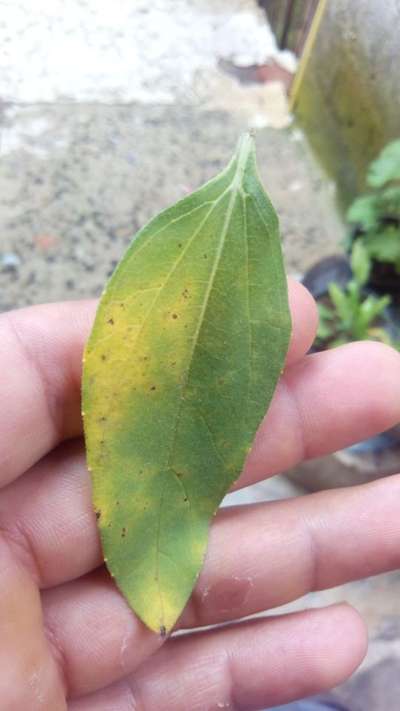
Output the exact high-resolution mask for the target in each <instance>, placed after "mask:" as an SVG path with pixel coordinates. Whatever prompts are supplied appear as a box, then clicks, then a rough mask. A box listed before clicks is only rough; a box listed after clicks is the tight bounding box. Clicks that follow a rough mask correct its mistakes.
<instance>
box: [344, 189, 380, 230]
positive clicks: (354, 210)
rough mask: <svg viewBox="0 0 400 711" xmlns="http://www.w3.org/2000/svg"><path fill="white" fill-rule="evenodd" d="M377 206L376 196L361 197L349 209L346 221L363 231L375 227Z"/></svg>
mask: <svg viewBox="0 0 400 711" xmlns="http://www.w3.org/2000/svg"><path fill="white" fill-rule="evenodd" d="M377 204H378V196H377V195H361V197H358V198H356V199H355V200H354V202H353V203H352V204H351V206H350V207H349V209H348V211H347V215H346V219H347V221H348V222H352V223H355V224H358V225H360V226H361V227H362V228H363V229H364V230H369V229H371V228H372V227H376V225H377V223H378V217H379V215H378V210H377Z"/></svg>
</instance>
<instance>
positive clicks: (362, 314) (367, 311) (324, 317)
mask: <svg viewBox="0 0 400 711" xmlns="http://www.w3.org/2000/svg"><path fill="white" fill-rule="evenodd" d="M351 268H352V272H353V278H352V279H351V280H350V281H349V283H348V284H347V286H346V288H344V289H342V288H341V287H340V286H339V285H338V284H336V283H334V282H332V283H331V284H330V285H329V299H330V302H331V305H328V304H323V303H320V304H318V310H319V317H320V323H319V327H318V331H317V341H316V344H317V346H320V347H321V346H323V345H324V346H326V345H328V347H330V348H333V347H335V346H338V345H342V344H343V343H348V342H349V341H354V340H365V339H369V338H370V339H374V340H378V341H382V342H384V343H388V344H390V343H391V339H390V336H389V335H388V333H387V332H386V331H385V329H384V328H380V327H378V326H377V325H376V322H377V320H378V319H379V317H380V316H381V315H382V313H383V311H384V310H385V308H386V307H387V306H388V305H389V304H390V297H389V296H382V297H380V298H377V297H376V296H373V295H372V294H369V295H367V296H364V294H363V287H364V286H365V284H366V283H367V281H368V277H369V274H370V270H371V259H370V256H369V254H368V251H367V249H366V248H365V247H364V245H363V244H362V242H361V241H360V240H357V241H356V242H355V244H354V246H353V249H352V253H351Z"/></svg>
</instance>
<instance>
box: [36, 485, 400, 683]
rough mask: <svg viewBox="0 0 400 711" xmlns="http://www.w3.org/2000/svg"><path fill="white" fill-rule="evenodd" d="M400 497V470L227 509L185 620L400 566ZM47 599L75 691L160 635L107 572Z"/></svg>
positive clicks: (235, 611) (113, 671)
mask: <svg viewBox="0 0 400 711" xmlns="http://www.w3.org/2000/svg"><path fill="white" fill-rule="evenodd" d="M399 496H400V475H399V476H396V477H390V478H388V479H386V480H381V481H378V482H374V483H373V484H368V485H364V486H360V487H354V489H342V490H331V491H327V492H322V493H318V494H312V495H310V496H308V497H301V498H299V499H291V500H288V501H279V502H274V503H272V504H261V505H257V506H247V507H246V506H245V507H232V508H231V509H225V510H222V511H220V513H219V514H218V516H217V518H216V519H215V522H214V524H213V526H212V528H211V532H210V541H209V546H208V553H207V557H206V560H205V564H204V568H203V570H202V572H201V575H200V578H199V581H198V584H197V586H196V588H195V591H194V594H193V596H192V598H191V600H190V602H189V604H188V605H187V607H186V610H185V612H184V614H183V616H182V618H181V620H180V622H179V626H180V627H187V628H193V627H196V626H205V625H211V624H219V623H221V622H226V621H229V620H234V619H237V618H239V617H244V616H247V615H251V614H254V613H256V612H260V611H262V610H265V609H269V608H272V607H274V606H278V605H282V604H284V603H287V602H290V601H291V600H295V599H297V598H300V597H302V596H303V595H305V594H307V593H309V592H311V591H314V590H319V589H323V588H328V587H333V586H335V585H339V584H341V583H344V582H347V581H349V580H353V579H356V578H361V577H366V576H370V575H376V574H378V573H381V572H383V571H386V570H390V569H395V568H397V567H399V566H400V519H399V516H398V501H399ZM43 605H44V612H45V620H46V623H47V624H49V625H50V628H51V629H52V630H53V637H54V638H55V639H57V640H58V643H59V645H60V649H61V655H60V656H61V658H62V659H64V660H66V666H67V669H68V680H69V685H70V688H71V689H73V690H74V691H75V693H84V691H88V686H85V684H86V685H89V687H90V688H93V689H94V688H96V687H97V686H100V685H101V684H102V680H106V681H104V682H103V683H104V684H106V683H112V681H114V680H115V679H117V678H119V676H121V669H122V666H121V665H122V661H121V660H122V659H123V662H124V670H125V673H129V671H130V670H131V669H134V668H136V666H137V665H138V664H139V663H140V662H141V660H142V659H143V657H142V652H143V653H148V652H149V650H154V649H155V648H157V647H158V645H159V644H160V641H161V640H160V638H159V637H158V636H156V635H154V634H153V633H151V632H149V631H148V630H145V628H144V627H143V625H142V624H141V623H140V622H139V621H138V620H137V618H136V617H135V616H134V615H133V614H132V612H131V610H130V609H129V607H128V605H127V604H126V603H125V601H124V600H123V598H122V596H121V595H120V593H119V592H118V590H117V589H116V587H115V584H114V582H113V581H112V580H111V578H110V577H109V576H108V574H107V573H106V572H105V571H104V570H103V571H97V572H96V573H95V574H92V575H89V576H87V577H86V578H82V579H80V580H78V581H75V582H71V583H68V584H65V585H63V586H60V587H58V588H54V589H52V590H49V591H47V592H46V593H45V594H44V595H43ZM85 620H87V622H85ZM86 624H87V625H88V626H90V634H89V630H88V633H87V634H86V632H85V630H86V627H85V625H86ZM93 649H94V650H95V653H94V654H93V652H92V651H91V650H93ZM121 650H122V651H121ZM138 655H139V656H138Z"/></svg>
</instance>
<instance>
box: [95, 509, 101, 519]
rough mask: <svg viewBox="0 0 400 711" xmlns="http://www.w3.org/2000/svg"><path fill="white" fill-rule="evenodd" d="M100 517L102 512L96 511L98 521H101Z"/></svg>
mask: <svg viewBox="0 0 400 711" xmlns="http://www.w3.org/2000/svg"><path fill="white" fill-rule="evenodd" d="M100 516H101V511H96V519H97V521H98V520H99V518H100Z"/></svg>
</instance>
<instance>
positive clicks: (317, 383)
mask: <svg viewBox="0 0 400 711" xmlns="http://www.w3.org/2000/svg"><path fill="white" fill-rule="evenodd" d="M399 421H400V354H399V353H397V352H396V351H395V350H394V349H393V348H389V347H388V346H385V345H383V344H381V343H374V342H366V341H364V342H359V343H349V344H348V345H346V346H342V347H340V348H335V349H334V350H330V351H325V352H323V353H315V354H313V355H308V356H307V357H306V358H303V359H302V360H300V361H298V362H297V363H295V364H294V365H292V366H289V367H288V368H287V369H286V371H285V373H284V376H283V378H281V380H280V382H279V383H278V387H277V390H276V392H275V395H274V398H273V400H272V403H271V406H270V408H269V410H268V412H267V414H266V416H265V418H264V420H263V422H262V423H261V425H260V427H259V429H258V432H257V435H256V437H255V441H254V444H253V447H252V449H251V452H250V454H249V456H248V458H247V461H246V464H245V467H244V471H243V474H242V476H241V477H240V479H239V480H238V482H237V484H236V488H240V487H242V486H247V485H248V484H251V483H254V482H255V481H259V480H260V479H264V478H265V477H266V476H271V475H272V474H276V473H278V472H280V471H284V470H286V469H289V468H290V467H293V466H294V465H295V464H297V463H298V462H301V461H303V460H304V459H310V458H312V457H319V456H322V455H324V454H328V453H330V452H334V451H336V450H338V449H342V448H343V447H347V446H349V445H350V444H353V443H354V442H358V441H360V440H362V439H366V438H367V437H371V436H372V435H374V434H377V433H378V432H382V431H383V430H385V429H388V428H390V427H393V426H394V425H395V424H397V423H398V422H399Z"/></svg>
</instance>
